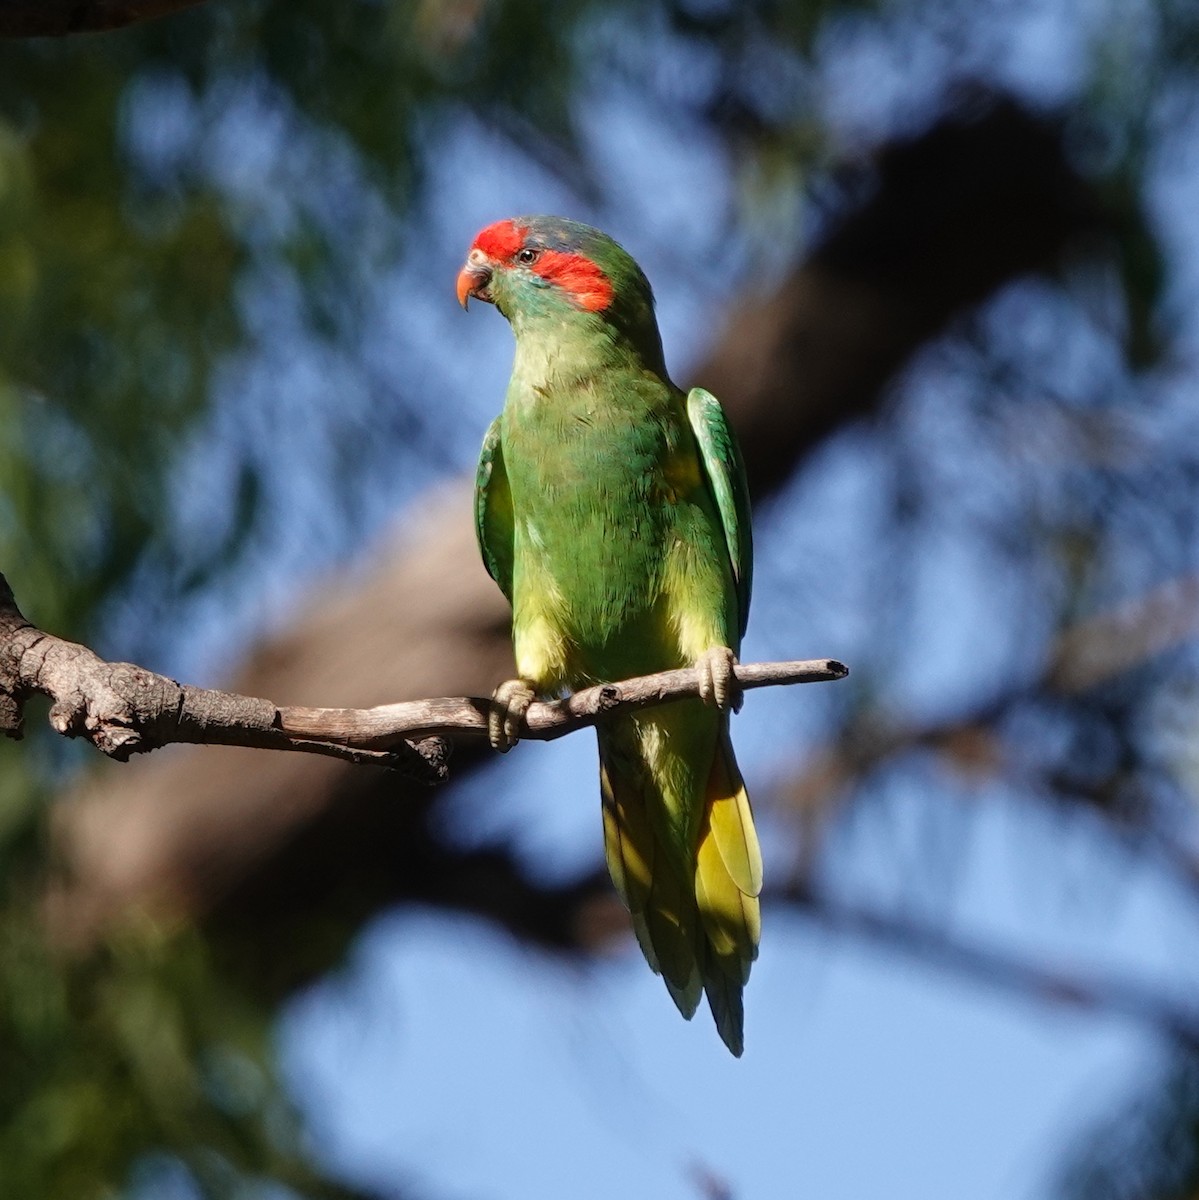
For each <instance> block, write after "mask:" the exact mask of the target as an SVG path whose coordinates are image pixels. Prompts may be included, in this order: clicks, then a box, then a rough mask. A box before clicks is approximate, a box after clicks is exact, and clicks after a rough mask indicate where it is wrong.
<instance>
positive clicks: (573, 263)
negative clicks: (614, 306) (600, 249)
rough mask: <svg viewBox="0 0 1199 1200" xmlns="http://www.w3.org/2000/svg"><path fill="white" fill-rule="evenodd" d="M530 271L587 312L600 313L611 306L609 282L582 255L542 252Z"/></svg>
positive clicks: (595, 266) (610, 286) (597, 267)
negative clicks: (565, 294) (551, 284)
mask: <svg viewBox="0 0 1199 1200" xmlns="http://www.w3.org/2000/svg"><path fill="white" fill-rule="evenodd" d="M533 270H534V271H536V272H537V274H538V275H540V276H541V277H542V278H543V279H548V280H550V281H551V282H552V283H556V284H557V285H558V286H559V287H560V288H561V289H562V290H563V291H564V292H569V293H570V295H571V297H572V298H573V299H574V302H575V303H576V304H577V305H578V306H579V307H580V308H585V309H587V311H588V312H600V311H601V310H603V309H605V308H607V307H608V305H609V304H611V303H612V290H613V289H612V281H611V280H610V279H609V278H608V277H607V275H605V274H604V272H603V270H602V269H601V268H600V267H599V265H598V264H597V263H593V262H592V261H591V259H589V258H584V257H583V255H581V254H567V253H564V252H563V251H560V250H543V251H542V253H541V257H540V258H539V259H538V260H537V264H536V265H535V266H534V267H533Z"/></svg>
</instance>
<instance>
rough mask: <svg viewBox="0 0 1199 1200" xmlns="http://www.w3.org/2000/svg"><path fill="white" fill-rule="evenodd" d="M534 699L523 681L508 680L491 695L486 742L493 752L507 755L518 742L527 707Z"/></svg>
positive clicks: (534, 695) (533, 695)
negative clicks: (489, 744) (496, 751)
mask: <svg viewBox="0 0 1199 1200" xmlns="http://www.w3.org/2000/svg"><path fill="white" fill-rule="evenodd" d="M534 699H536V694H535V693H534V691H533V689H532V688H531V687H530V686H529V685H528V683H526V682H525V681H524V680H523V679H509V680H506V681H505V682H504V683H501V684H500V686H499V687H497V688H496V689H495V691H494V692H492V694H491V708H490V709H489V710H488V712H487V740H488V741H489V742H491V747H492V749H493V750H498V751H499V752H500V753H501V754H507V753H508V751H509V750H511V749H512V747H513V746H515V745H516V743H517V742H518V741H519V740H520V732H521V729H522V728H523V726H524V723H525V714H526V713H527V712H528V711H529V705H530V704H532V703H533V701H534Z"/></svg>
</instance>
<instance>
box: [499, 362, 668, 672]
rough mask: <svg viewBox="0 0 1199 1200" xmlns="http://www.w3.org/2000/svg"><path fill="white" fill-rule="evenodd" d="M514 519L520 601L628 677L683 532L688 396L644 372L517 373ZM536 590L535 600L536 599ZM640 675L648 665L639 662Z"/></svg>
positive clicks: (507, 422) (516, 600)
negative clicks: (545, 380) (677, 485)
mask: <svg viewBox="0 0 1199 1200" xmlns="http://www.w3.org/2000/svg"><path fill="white" fill-rule="evenodd" d="M502 437H503V449H504V462H505V465H506V469H507V473H508V483H509V486H510V488H511V491H512V508H513V514H514V524H515V542H514V563H513V606H514V609H515V618H516V620H517V621H518V622H519V621H520V619H521V613H522V608H528V607H530V606H531V605H535V606H536V608H537V610H538V611H544V610H545V609H546V607H547V595H548V594H552V595H553V597H554V603H553V604H552V605H549V607H550V608H552V610H553V611H554V612H555V614H556V619H557V621H558V622H559V624H560V627H561V629H562V632H563V634H564V635H565V636H566V638H567V639H568V640H569V641H570V642H571V643H572V644H573V645H574V646H576V647H577V648H578V649H579V650H580V651H581V657H582V659H583V660H584V661H585V662H586V664H587V673H588V674H592V673H594V674H595V675H596V676H597V677H609V678H611V677H613V676H614V675H616V674H618V673H624V668H625V666H626V661H625V660H627V659H628V657H629V656H630V655H632V656H633V657H635V658H641V659H643V658H644V657H645V656H644V652H643V651H639V650H638V646H639V645H640V643H642V642H643V641H644V640H645V636H646V634H647V632H648V628H649V627H650V626H653V625H654V624H655V623H656V609H657V608H658V607H659V605H660V599H661V592H662V566H663V555H664V551H665V549H666V548H667V546H668V545H669V544H670V541H671V539H672V538H673V537H674V536H675V525H676V511H675V509H676V505H675V503H674V497H673V495H672V493H671V489H670V487H669V480H668V476H669V471H668V464H669V463H670V462H671V461H672V460H673V459H674V458H676V457H677V456H678V454H679V453H680V451H681V450H683V449H684V448H685V446H686V443H687V442H688V440H689V438H690V432H689V429H688V427H687V423H686V414H685V410H684V407H683V403H682V399H681V397H680V396H679V394H678V393H677V392H675V391H674V390H673V389H672V388H671V387H670V386H669V385H668V384H667V383H665V382H664V381H663V380H661V379H660V378H658V377H656V376H653V375H650V374H647V373H645V372H643V371H640V370H637V369H636V368H632V369H625V370H611V369H610V370H609V371H608V372H606V373H605V375H604V377H603V380H602V385H601V383H600V381H599V380H597V379H596V378H595V377H594V376H586V377H575V378H573V379H569V378H567V379H563V378H561V377H560V378H558V379H557V380H555V381H554V382H553V384H552V385H551V386H546V385H544V384H532V385H531V384H529V383H528V382H527V381H526V380H524V379H522V378H521V377H520V375H519V374H515V375H514V376H513V380H512V385H511V387H510V389H509V393H508V399H507V403H506V404H505V407H504V415H503V431H502ZM531 593H536V594H531ZM637 669H646V668H645V667H644V666H639V667H638V668H637Z"/></svg>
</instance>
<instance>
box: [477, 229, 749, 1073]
mask: <svg viewBox="0 0 1199 1200" xmlns="http://www.w3.org/2000/svg"><path fill="white" fill-rule="evenodd" d="M472 296H474V297H477V298H478V299H480V300H485V301H487V302H488V303H491V304H494V305H495V306H496V307H497V308H498V309H499V310H500V312H501V313H503V315H504V316H505V317H506V318H507V319H508V321H509V322H510V324H511V325H512V330H513V333H514V334H515V336H516V356H515V361H514V363H513V368H512V379H511V381H510V382H509V384H508V393H507V398H506V400H505V403H504V409H503V412H501V414H500V415H499V417H497V418H496V420H495V421H494V422H493V423H492V425H491V427H490V428H489V429H488V431H487V436H486V437H485V438H484V441H483V450H482V455H481V457H480V460H479V470H478V479H477V485H476V494H475V495H476V498H475V524H476V530H477V533H478V538H479V548H480V550H481V551H482V555H483V562H484V564H485V565H486V567H487V570H488V572H489V573H490V575H491V576H492V578H493V579H495V581H496V583H498V584H499V586H500V588H501V590H502V591H503V593H504V595H505V596H506V597H507V598H508V601H509V602H510V603H511V605H512V637H513V644H514V649H515V655H516V669H517V671H518V673H519V676H520V677H519V678H518V679H514V680H510V681H508V682H507V683H504V684H501V685H500V686H499V687H498V688H497V689H496V692H495V696H494V697H493V700H492V706H491V713H490V720H489V733H490V737H491V743H492V745H493V746H495V748H496V749H498V750H507V749H509V748H510V747H511V746H512V745H513V743H514V742H515V741H516V739H517V737H518V736H519V733H520V728H521V725H522V722H523V720H524V715H525V713H526V711H527V710H528V707H529V704H530V703H531V702H532V700H533V698H534V696H536V695H542V696H548V695H555V694H560V693H561V692H562V691H563V690H566V689H571V688H578V687H581V686H587V685H590V684H594V683H600V682H605V681H611V680H621V679H627V678H630V677H632V676H635V675H645V674H649V673H652V672H655V671H662V670H669V669H672V668H676V667H682V666H695V667H697V668H698V669H699V671H700V677H701V680H702V689H701V691H702V696H703V698H702V699H689V700H679V701H676V702H674V703H671V704H668V705H663V706H660V707H657V708H652V709H647V710H645V711H643V712H638V713H630V714H627V715H625V714H616V715H614V716H612V717H610V718H608V719H606V720H605V721H603V722H602V723H601V724H600V725H598V726H597V734H598V738H599V758H600V790H601V794H602V799H603V821H604V843H605V851H606V856H607V861H608V870H609V872H610V873H611V875H612V882H613V883H614V884H615V885H616V889H617V891H618V892H619V893H620V895H621V897H622V899H623V900H624V902H625V904H626V905H627V906H628V909H629V912H630V914H631V915H632V923H633V929H634V930H635V932H636V935H637V940H638V942H639V943H640V945H641V949H642V951H643V952H644V954H645V957H646V959H647V960H648V961H649V964H650V966H651V967H652V968H653V969H654V971H656V972H657V973H659V974H660V975H662V977H663V978H664V980H665V982H666V987H667V989H668V990H669V992H670V995H671V997H672V998H673V999H674V1002H675V1004H676V1005H678V1008H679V1011H680V1012H682V1014H683V1016H684V1017H687V1018H690V1017H691V1016H692V1015H693V1014H694V1012H695V1009H696V1007H697V1005H698V1004H699V999H700V995H701V992H703V993H706V994H707V997H708V1004H709V1007H710V1008H711V1010H712V1015H713V1017H714V1018H715V1020H716V1027H717V1029H718V1030H719V1032H720V1036H721V1037H722V1038H723V1039H724V1042H725V1044H726V1045H727V1046H728V1048H729V1049H730V1050H731V1051H732V1052H733V1053H734V1054H735V1055H740V1054H741V1052H742V1049H743V1046H744V1038H743V1033H742V1027H743V1010H742V999H741V992H742V987H743V986H744V984H745V983H746V981H747V979H748V978H749V970H750V964H751V963H752V962H753V960H754V959H755V958H756V957H757V954H758V939H759V934H760V930H761V919H760V915H759V908H758V894H759V892H760V891H761V887H762V857H761V852H760V850H759V848H758V839H757V834H756V833H755V831H754V825H753V816H752V813H751V811H750V806H749V798H748V797H747V796H746V793H745V785H744V784H743V783H742V780H741V773H740V771H739V770H738V769H737V762H736V759H734V757H733V749H732V745H731V743H730V741H729V709H730V707H739V703H740V690H739V688H738V686H737V681H736V678H735V676H734V675H733V666H734V665H735V663H736V661H737V660H736V654H737V652H738V650H739V649H740V644H741V637H742V634H743V633H744V631H745V621H746V615H747V613H748V610H749V595H750V579H751V570H752V557H753V552H752V542H751V533H750V517H749V499H748V494H747V490H746V484H745V473H744V468H743V467H742V464H741V458H740V453H739V451H738V449H737V444H736V442H735V440H734V438H733V434H732V431H731V430H730V429H729V426H728V424H727V422H726V420H725V416H724V412H723V410H722V409H721V407H720V404H719V402H718V401H717V400H716V398H715V397H714V396H712V395H711V394H710V393H708V392H705V391H704V390H703V389H702V388H693V389H692V390H691V391H690V393H688V394H684V393H683V392H682V391H681V390H680V389H679V388H677V387H676V386H675V385H674V384H673V383H672V382H671V380H670V377H669V376H668V375H667V373H666V365H665V362H664V360H663V356H662V340H661V336H660V335H659V333H658V325H657V321H656V319H655V317H654V299H653V293H652V291H651V290H650V285H649V282H648V280H647V279H646V277H645V275H644V274H643V273H642V271H641V268H640V267H638V265H637V264H636V263H635V262H634V261H633V259H632V258H631V257H630V256H629V254H628V253H627V252H626V251H625V250H623V249H622V248H621V247H620V246H619V245H617V243H616V242H614V241H613V240H612V239H611V238H610V237H608V236H607V235H606V234H603V233H601V232H600V231H599V230H598V229H592V228H591V227H590V226H587V225H581V224H579V223H578V222H576V221H570V220H565V219H563V218H561V217H548V216H538V217H516V218H513V219H510V220H505V221H499V222H497V223H496V224H494V225H490V226H488V227H487V228H486V229H484V230H483V231H482V232H480V233H479V235H478V236H477V237H476V238H475V240H474V243H473V244H472V246H471V248H470V252H469V255H468V257H467V260H466V264H465V266H464V267H463V268H462V271H461V272H460V274H459V275H458V299H459V300H460V301H461V303H462V305H463V307H466V305H467V302H468V301H469V299H470V297H472Z"/></svg>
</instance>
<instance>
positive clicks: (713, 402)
mask: <svg viewBox="0 0 1199 1200" xmlns="http://www.w3.org/2000/svg"><path fill="white" fill-rule="evenodd" d="M687 419H688V420H689V421H690V422H691V428H692V431H693V432H694V433H695V440H696V441H697V442H698V443H699V453H700V458H701V459H702V460H703V465H704V474H705V475H706V476H707V479H708V485H709V486H710V487H711V489H712V494H713V496H714V497H715V499H716V507H717V509H718V510H719V512H720V523H721V525H723V526H724V540H725V544H726V545H727V546H728V551H729V561H730V562H731V564H732V567H733V580H734V581H735V583H736V584H737V624H738V627H739V629H740V632H741V635H742V636H744V635H745V625H746V622H747V621H748V620H749V595H750V590H751V588H752V586H753V574H754V543H753V526H752V524H751V522H750V515H749V487H748V485H747V484H746V482H745V465H744V463H742V461H741V451H740V450H739V449H738V447H737V439H736V438H735V437H734V436H733V431H732V430H731V429H730V428H729V424H728V421H727V420H726V419H725V415H724V409H723V408H721V407H720V401H719V400H717V399H716V397H715V396H713V395H712V393H711V392H707V391H705V390H704V389H703V388H698V387H697V388H692V389H691V391H690V392H689V393H688V395H687Z"/></svg>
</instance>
